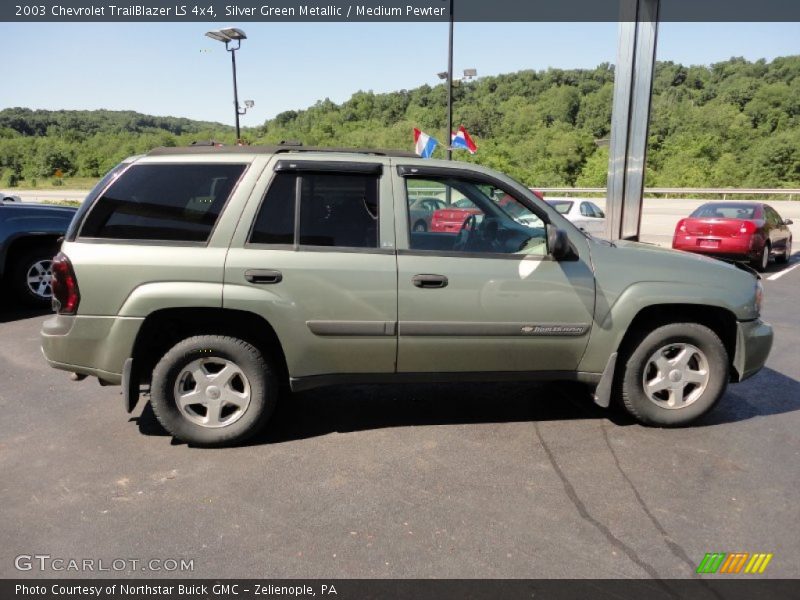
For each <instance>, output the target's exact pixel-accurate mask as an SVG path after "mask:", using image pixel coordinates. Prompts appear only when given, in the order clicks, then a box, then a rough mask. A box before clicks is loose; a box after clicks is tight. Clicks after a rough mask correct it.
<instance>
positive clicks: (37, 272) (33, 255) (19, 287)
mask: <svg viewBox="0 0 800 600" xmlns="http://www.w3.org/2000/svg"><path fill="white" fill-rule="evenodd" d="M55 253H56V252H55V250H54V249H52V248H50V249H48V248H36V249H34V250H29V251H27V252H25V253H24V254H22V255H19V256H17V257H16V258H14V259H13V260H14V264H13V265H12V267H11V270H10V273H9V277H10V281H9V284H10V287H11V289H12V291H13V292H14V295H15V296H16V298H17V299H18V300H19V301H20V302H22V303H24V304H26V305H28V306H30V307H34V308H49V307H50V306H51V304H52V300H53V285H52V282H53V256H55Z"/></svg>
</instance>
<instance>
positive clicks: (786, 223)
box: [783, 219, 794, 225]
mask: <svg viewBox="0 0 800 600" xmlns="http://www.w3.org/2000/svg"><path fill="white" fill-rule="evenodd" d="M783 224H784V225H794V221H792V220H791V219H786V220H785V221H784V222H783Z"/></svg>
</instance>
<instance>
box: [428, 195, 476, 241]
mask: <svg viewBox="0 0 800 600" xmlns="http://www.w3.org/2000/svg"><path fill="white" fill-rule="evenodd" d="M482 214H483V212H482V211H481V209H480V208H478V207H477V206H475V205H474V204H473V203H472V202H470V201H469V200H468V199H466V198H462V199H461V200H458V201H456V202H454V203H453V204H452V205H451V206H448V207H446V208H440V209H438V210H435V211H433V216H432V217H431V231H436V232H438V233H458V232H459V231H461V226H462V225H463V224H464V221H466V220H467V218H468V217H469V216H470V215H476V216H477V215H482Z"/></svg>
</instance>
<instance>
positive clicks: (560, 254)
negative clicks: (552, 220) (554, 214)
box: [547, 225, 569, 260]
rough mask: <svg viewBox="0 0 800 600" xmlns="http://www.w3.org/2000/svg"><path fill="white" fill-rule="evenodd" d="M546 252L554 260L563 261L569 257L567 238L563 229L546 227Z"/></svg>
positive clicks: (551, 226)
mask: <svg viewBox="0 0 800 600" xmlns="http://www.w3.org/2000/svg"><path fill="white" fill-rule="evenodd" d="M547 250H548V251H549V252H550V256H552V257H553V258H554V259H555V260H563V259H565V258H567V256H569V238H568V237H567V234H566V233H565V232H564V230H563V229H559V228H558V227H556V226H555V225H548V226H547Z"/></svg>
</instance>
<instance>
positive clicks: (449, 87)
mask: <svg viewBox="0 0 800 600" xmlns="http://www.w3.org/2000/svg"><path fill="white" fill-rule="evenodd" d="M453 21H454V19H453V0H450V35H449V39H448V41H447V133H446V136H447V137H446V138H445V139H446V140H447V142H446V144H447V160H452V158H453V151H452V150H451V149H450V144H451V143H452V140H451V139H450V135H451V134H452V132H453Z"/></svg>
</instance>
